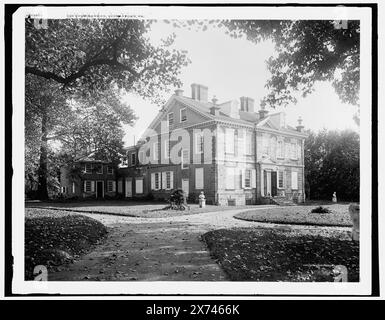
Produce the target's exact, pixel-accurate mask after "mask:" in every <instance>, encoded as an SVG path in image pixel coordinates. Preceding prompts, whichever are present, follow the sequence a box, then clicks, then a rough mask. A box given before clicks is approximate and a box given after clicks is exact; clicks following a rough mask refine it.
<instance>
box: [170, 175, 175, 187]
mask: <svg viewBox="0 0 385 320" xmlns="http://www.w3.org/2000/svg"><path fill="white" fill-rule="evenodd" d="M170 189H174V172H173V171H170Z"/></svg>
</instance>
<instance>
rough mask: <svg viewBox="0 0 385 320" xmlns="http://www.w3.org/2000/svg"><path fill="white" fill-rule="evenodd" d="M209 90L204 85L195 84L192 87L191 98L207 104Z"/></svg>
mask: <svg viewBox="0 0 385 320" xmlns="http://www.w3.org/2000/svg"><path fill="white" fill-rule="evenodd" d="M207 95H208V88H207V87H206V86H204V85H201V84H197V83H193V84H192V85H191V98H193V99H194V100H198V101H202V102H207V101H208V97H207Z"/></svg>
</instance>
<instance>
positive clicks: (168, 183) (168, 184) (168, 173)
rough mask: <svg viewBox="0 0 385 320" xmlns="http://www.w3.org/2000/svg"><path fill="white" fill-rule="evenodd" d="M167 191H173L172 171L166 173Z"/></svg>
mask: <svg viewBox="0 0 385 320" xmlns="http://www.w3.org/2000/svg"><path fill="white" fill-rule="evenodd" d="M165 189H166V190H170V189H171V171H166V185H165Z"/></svg>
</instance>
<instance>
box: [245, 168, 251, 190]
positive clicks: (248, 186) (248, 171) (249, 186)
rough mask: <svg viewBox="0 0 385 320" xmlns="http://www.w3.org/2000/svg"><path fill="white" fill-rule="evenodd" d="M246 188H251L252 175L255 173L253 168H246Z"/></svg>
mask: <svg viewBox="0 0 385 320" xmlns="http://www.w3.org/2000/svg"><path fill="white" fill-rule="evenodd" d="M244 172H245V189H251V180H252V179H251V176H252V174H253V172H252V170H251V169H245V171H244ZM247 173H249V178H247ZM247 179H248V180H249V184H248V185H247V183H246V181H247Z"/></svg>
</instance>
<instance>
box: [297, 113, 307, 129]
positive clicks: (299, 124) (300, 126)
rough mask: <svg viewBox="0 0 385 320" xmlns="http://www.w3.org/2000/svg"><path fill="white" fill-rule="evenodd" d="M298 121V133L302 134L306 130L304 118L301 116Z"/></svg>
mask: <svg viewBox="0 0 385 320" xmlns="http://www.w3.org/2000/svg"><path fill="white" fill-rule="evenodd" d="M297 121H298V126H297V131H299V132H302V131H303V128H305V127H304V126H303V125H302V118H301V116H299V117H298V120H297Z"/></svg>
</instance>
